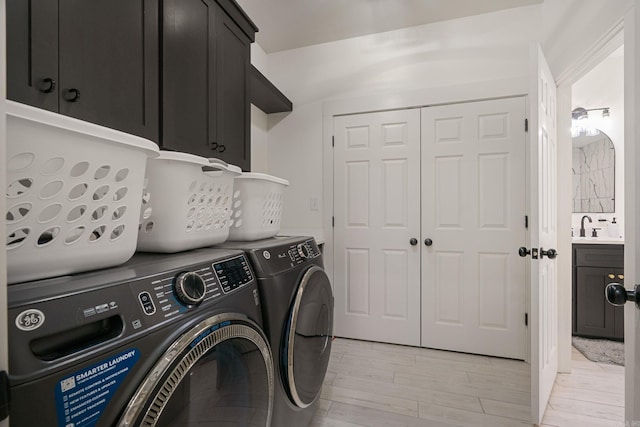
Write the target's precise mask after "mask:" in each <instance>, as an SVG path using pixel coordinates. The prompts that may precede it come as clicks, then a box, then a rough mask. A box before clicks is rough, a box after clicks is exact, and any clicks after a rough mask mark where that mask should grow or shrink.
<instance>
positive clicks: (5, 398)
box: [0, 371, 11, 421]
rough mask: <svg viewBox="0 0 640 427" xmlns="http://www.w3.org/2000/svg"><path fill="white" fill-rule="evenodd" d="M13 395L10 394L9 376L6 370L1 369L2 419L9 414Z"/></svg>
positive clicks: (0, 401)
mask: <svg viewBox="0 0 640 427" xmlns="http://www.w3.org/2000/svg"><path fill="white" fill-rule="evenodd" d="M10 407H11V396H10V394H9V377H8V376H7V372H6V371H0V421H2V420H4V419H6V418H7V417H8V416H9V409H10Z"/></svg>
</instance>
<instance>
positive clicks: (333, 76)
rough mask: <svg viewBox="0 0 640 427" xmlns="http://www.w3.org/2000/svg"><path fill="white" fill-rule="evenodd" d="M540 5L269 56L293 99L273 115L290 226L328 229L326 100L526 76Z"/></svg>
mask: <svg viewBox="0 0 640 427" xmlns="http://www.w3.org/2000/svg"><path fill="white" fill-rule="evenodd" d="M540 12H541V6H540V5H536V6H529V7H524V8H518V9H511V10H506V11H501V12H496V13H491V14H486V15H480V16H474V17H469V18H462V19H456V20H451V21H446V22H440V23H435V24H429V25H423V26H419V27H412V28H408V29H404V30H398V31H391V32H386V33H380V34H376V35H372V36H364V37H358V38H353V39H348V40H341V41H338V42H332V43H326V44H322V45H316V46H311V47H306V48H300V49H293V50H289V51H283V52H277V53H273V54H270V55H268V77H269V79H270V80H271V81H272V82H273V83H274V84H275V85H276V86H277V87H278V88H279V89H280V90H281V91H282V92H283V93H285V94H286V95H287V96H288V97H289V99H291V100H292V102H293V112H292V113H290V114H289V115H287V116H286V117H269V161H268V166H269V172H270V173H273V174H275V175H278V176H282V177H283V178H286V179H288V180H289V181H290V182H291V186H290V187H289V188H288V189H287V191H286V196H285V210H284V213H283V228H285V229H321V228H322V215H321V212H322V207H320V209H319V210H318V211H312V210H311V209H310V204H311V203H310V202H311V200H310V199H311V198H317V199H318V200H320V201H322V195H323V193H322V190H323V189H322V173H323V166H322V161H321V159H322V143H323V127H322V120H323V117H322V112H323V105H324V103H325V102H327V101H330V100H336V99H353V98H358V97H367V96H374V95H375V96H379V97H388V98H390V99H391V98H394V97H395V96H397V94H398V93H400V92H404V93H406V92H407V91H412V90H417V89H425V88H437V87H445V86H449V85H462V84H467V83H474V82H483V81H490V80H491V81H494V80H499V79H503V78H504V79H507V78H515V77H524V76H526V75H527V71H528V69H527V66H528V59H529V58H528V55H529V43H530V42H531V41H533V40H538V39H540V33H539V25H537V24H538V23H539V21H540Z"/></svg>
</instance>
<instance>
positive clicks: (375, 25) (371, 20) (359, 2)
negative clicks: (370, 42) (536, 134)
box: [237, 0, 543, 53]
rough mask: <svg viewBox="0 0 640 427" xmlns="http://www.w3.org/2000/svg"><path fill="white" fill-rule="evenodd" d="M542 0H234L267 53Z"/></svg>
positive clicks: (540, 1)
mask: <svg viewBox="0 0 640 427" xmlns="http://www.w3.org/2000/svg"><path fill="white" fill-rule="evenodd" d="M542 1H543V0H237V2H238V4H240V6H241V7H242V8H243V9H244V11H245V12H246V13H247V14H248V15H249V16H250V17H251V20H252V21H253V22H254V23H255V24H256V25H257V26H258V28H259V29H260V31H259V32H258V33H257V34H256V42H257V43H258V44H259V45H260V47H262V49H264V51H265V52H267V53H273V52H278V51H282V50H288V49H294V48H298V47H303V46H310V45H314V44H320V43H326V42H331V41H336V40H342V39H347V38H351V37H358V36H364V35H368V34H375V33H381V32H384V31H391V30H397V29H400V28H407V27H413V26H416V25H422V24H429V23H432V22H438V21H445V20H448V19H455V18H462V17H465V16H472V15H479V14H482V13H489V12H495V11H498V10H503V9H511V8H514V7H521V6H528V5H531V4H538V3H542Z"/></svg>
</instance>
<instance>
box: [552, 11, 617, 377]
mask: <svg viewBox="0 0 640 427" xmlns="http://www.w3.org/2000/svg"><path fill="white" fill-rule="evenodd" d="M623 29H624V19H620V20H619V21H618V22H616V23H615V24H614V25H613V26H612V27H611V28H610V29H609V30H608V31H607V32H606V33H605V34H603V35H602V37H600V39H598V40H597V41H596V42H595V43H594V44H593V45H592V46H591V47H590V48H589V49H588V50H587V51H585V52H584V53H583V55H582V56H581V57H580V58H579V59H578V60H577V61H576V62H575V63H573V64H572V65H571V67H569V68H568V69H567V70H566V71H565V72H564V73H562V74H561V75H560V76H559V77H558V78H557V79H556V84H557V102H558V105H557V122H558V135H557V141H558V163H557V164H558V170H557V174H558V200H557V203H558V205H557V206H558V248H557V250H558V253H559V254H566V256H563V255H560V256H561V257H562V258H561V259H562V260H563V262H561V263H559V264H558V283H559V284H562V283H568V284H571V283H572V272H571V253H572V238H571V232H570V230H571V223H572V214H573V212H572V211H573V209H572V207H571V201H570V194H571V192H572V188H571V185H572V184H571V183H572V178H571V166H570V165H571V164H572V163H571V162H572V160H571V159H572V151H571V134H570V133H569V132H568V131H567V132H560V130H561V129H570V128H571V115H570V114H569V113H570V112H571V86H573V84H574V83H576V82H577V81H578V80H580V79H581V78H582V77H584V75H585V74H587V73H588V72H589V71H591V70H592V69H593V68H594V67H595V66H596V65H598V64H599V63H600V62H602V61H603V60H604V59H605V58H607V57H608V56H609V55H611V54H612V53H613V52H614V51H615V50H616V49H618V48H619V47H620V46H622V44H623V41H624V40H623V39H624V36H623ZM625 92H626V91H625ZM625 123H626V121H625ZM625 139H626V138H625ZM625 170H626V167H625ZM625 200H626V195H625ZM626 223H627V222H626V215H625V224H626ZM625 236H626V233H625ZM571 293H572V292H571V286H560V285H559V286H558V372H561V373H569V372H571V336H572V315H573V313H572V312H573V307H572V303H571V301H572V295H571Z"/></svg>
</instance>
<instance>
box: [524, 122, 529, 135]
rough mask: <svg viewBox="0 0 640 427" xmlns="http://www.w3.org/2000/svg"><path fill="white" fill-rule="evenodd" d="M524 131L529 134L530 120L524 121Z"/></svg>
mask: <svg viewBox="0 0 640 427" xmlns="http://www.w3.org/2000/svg"><path fill="white" fill-rule="evenodd" d="M524 131H525V132H529V119H524Z"/></svg>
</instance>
